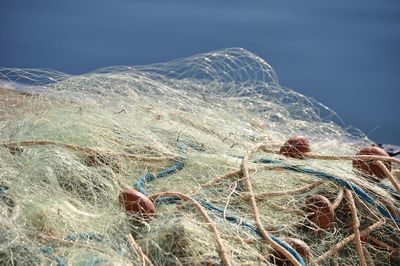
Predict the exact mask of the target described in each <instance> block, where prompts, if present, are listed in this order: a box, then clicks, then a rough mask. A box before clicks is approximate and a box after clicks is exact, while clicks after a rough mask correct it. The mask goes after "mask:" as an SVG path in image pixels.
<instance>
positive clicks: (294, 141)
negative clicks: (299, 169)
mask: <svg viewBox="0 0 400 266" xmlns="http://www.w3.org/2000/svg"><path fill="white" fill-rule="evenodd" d="M310 151H311V149H310V141H309V140H308V138H306V137H304V136H293V137H291V138H290V139H288V140H287V141H286V142H285V143H284V144H283V146H282V147H281V149H280V150H279V153H280V154H282V155H285V156H288V157H292V158H304V157H305V155H306V154H307V153H309V152H310Z"/></svg>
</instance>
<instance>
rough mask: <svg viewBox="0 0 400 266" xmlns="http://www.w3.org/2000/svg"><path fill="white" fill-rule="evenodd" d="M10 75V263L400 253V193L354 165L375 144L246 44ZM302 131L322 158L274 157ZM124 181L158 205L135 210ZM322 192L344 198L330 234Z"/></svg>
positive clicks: (311, 260)
mask: <svg viewBox="0 0 400 266" xmlns="http://www.w3.org/2000/svg"><path fill="white" fill-rule="evenodd" d="M0 79H1V80H2V83H1V86H0V87H3V90H2V91H1V94H0V97H1V102H0V115H1V118H0V141H1V142H0V145H1V146H0V195H1V216H0V218H1V220H0V222H1V223H0V226H1V233H0V264H2V265H3V264H4V265H142V264H143V265H151V264H154V265H220V264H221V263H222V264H225V265H229V264H232V265H273V264H274V263H275V264H278V265H284V264H286V265H290V264H296V263H297V264H298V265H305V264H309V265H313V264H319V265H335V264H336V265H359V264H360V263H361V264H362V263H363V262H362V260H363V259H362V257H364V260H365V263H369V264H368V265H373V263H375V265H396V264H397V263H398V262H399V258H398V252H397V250H398V248H399V227H398V223H399V209H398V208H399V201H398V200H399V193H398V191H396V189H395V188H393V184H392V183H391V182H389V180H388V179H385V180H383V181H380V182H376V181H372V179H369V178H365V177H363V176H361V175H360V174H358V173H356V172H355V171H354V169H353V167H352V163H351V158H350V157H351V156H353V155H354V154H356V153H357V152H358V150H359V149H360V148H361V147H363V146H366V145H370V144H371V142H370V141H369V140H368V139H367V138H366V137H365V136H363V135H362V134H361V133H356V134H355V133H352V134H350V133H349V132H348V131H346V130H345V129H343V128H342V127H341V126H339V125H338V124H340V119H339V118H338V117H337V116H336V114H335V113H334V112H333V111H331V110H329V109H328V108H327V107H325V106H323V105H322V104H320V103H318V102H316V101H314V100H313V99H311V98H308V97H305V96H303V95H301V94H299V93H297V92H295V91H293V90H290V89H286V88H283V87H281V86H280V85H279V83H278V80H277V77H276V75H275V73H274V71H273V69H272V68H271V67H270V66H269V65H268V64H267V63H266V62H265V61H264V60H262V59H261V58H259V57H257V56H256V55H254V54H252V53H250V52H248V51H246V50H243V49H227V50H221V51H216V52H212V53H207V54H201V55H196V56H193V57H189V58H186V59H181V60H176V61H171V62H167V63H162V64H153V65H147V66H132V67H110V68H104V69H100V70H98V71H95V72H91V73H87V74H84V75H68V74H64V73H60V72H55V71H51V70H34V69H9V68H2V69H0ZM293 135H304V136H307V138H308V139H309V140H310V143H311V150H312V153H311V155H312V156H309V157H306V158H304V159H295V158H290V157H285V156H283V155H281V154H279V153H278V151H279V149H280V147H281V146H282V144H283V143H284V142H285V141H286V140H287V139H288V138H289V137H291V136H293ZM346 156H347V157H346ZM397 163H398V162H397V161H396V159H392V164H393V169H392V173H393V175H394V177H392V178H394V180H395V181H396V173H397V172H396V171H397V166H396V164H397ZM126 188H133V189H135V190H137V191H141V192H142V193H143V194H144V195H146V196H148V197H149V198H150V199H151V200H152V202H154V204H155V207H156V211H155V213H154V214H151V215H148V213H146V210H144V212H145V215H143V210H142V211H139V213H137V212H129V211H126V209H125V208H124V206H122V205H123V204H122V203H121V200H120V193H121V191H123V189H126ZM163 193H164V194H163ZM313 195H321V196H323V197H325V198H327V199H328V200H329V201H330V202H331V203H333V207H332V209H334V218H333V220H332V221H331V224H330V226H328V228H326V229H321V225H320V224H318V220H315V219H314V218H315V217H314V218H312V217H313V216H312V215H313V214H312V213H311V216H310V213H307V211H306V207H305V206H306V202H307V199H309V198H310V197H311V196H313ZM352 199H353V201H354V205H351V204H349V203H351V202H352ZM351 206H355V214H356V217H354V212H353V215H352V210H353V209H352V208H351ZM145 207H146V206H145ZM255 207H256V209H255ZM147 211H148V210H147ZM315 212H317V211H316V210H315ZM204 213H205V214H204ZM257 216H258V218H257ZM207 217H208V218H207ZM310 217H311V218H310ZM355 218H356V219H358V224H357V220H355ZM207 219H208V220H207ZM358 225H359V226H358ZM260 227H262V228H260ZM322 227H324V226H323V225H322ZM357 228H359V229H357ZM263 230H265V231H266V233H267V235H264V234H263V232H262V231H263ZM357 232H358V233H359V234H357ZM360 232H361V233H360ZM357 237H358V238H360V239H361V241H357ZM293 239H298V240H302V241H303V242H304V243H305V244H306V245H307V246H308V249H307V250H306V252H302V250H301V247H300V248H299V247H298V246H296V244H295V243H294V242H293ZM346 241H347V242H346ZM360 243H361V245H359V244H360ZM279 247H281V248H283V249H284V250H286V253H289V254H290V255H287V254H286V255H285V251H280V252H279ZM357 247H358V248H357ZM360 248H361V251H360ZM360 252H361V253H360ZM299 255H300V257H299ZM290 256H292V257H290ZM293 258H294V259H293ZM397 265H398V264H397Z"/></svg>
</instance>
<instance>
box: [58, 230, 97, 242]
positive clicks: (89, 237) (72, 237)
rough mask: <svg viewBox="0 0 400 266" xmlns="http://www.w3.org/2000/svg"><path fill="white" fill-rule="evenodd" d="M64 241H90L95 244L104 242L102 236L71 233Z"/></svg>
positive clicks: (90, 233)
mask: <svg viewBox="0 0 400 266" xmlns="http://www.w3.org/2000/svg"><path fill="white" fill-rule="evenodd" d="M64 240H69V241H77V240H92V241H96V242H101V241H103V240H104V237H103V236H102V235H99V234H96V233H92V232H89V233H78V232H76V233H72V234H70V235H68V236H66V237H64Z"/></svg>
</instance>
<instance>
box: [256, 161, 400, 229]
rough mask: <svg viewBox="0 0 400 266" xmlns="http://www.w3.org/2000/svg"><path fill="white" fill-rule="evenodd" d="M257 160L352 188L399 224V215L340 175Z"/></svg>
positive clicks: (385, 215)
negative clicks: (396, 215)
mask: <svg viewBox="0 0 400 266" xmlns="http://www.w3.org/2000/svg"><path fill="white" fill-rule="evenodd" d="M258 162H260V163H276V162H278V163H279V164H280V165H281V166H282V167H283V168H284V169H286V170H290V171H294V172H298V173H306V174H310V175H314V176H317V177H320V178H323V179H327V180H330V181H333V182H335V183H336V184H338V185H339V186H341V187H344V188H347V189H350V190H353V191H354V192H355V193H356V194H357V195H358V196H359V197H360V198H361V199H362V200H363V201H365V202H366V203H368V204H369V205H372V206H375V207H376V208H377V210H378V211H379V213H380V214H382V215H383V216H384V217H386V218H389V219H392V220H393V221H394V222H396V223H397V224H400V217H393V215H392V214H391V213H390V212H389V211H388V209H387V208H386V207H385V206H384V205H382V204H380V203H378V202H377V201H376V200H375V199H374V198H373V197H372V196H370V195H369V194H368V193H367V192H365V191H364V190H363V189H362V188H360V187H359V186H357V185H356V184H354V183H352V182H350V181H347V180H345V179H343V178H340V177H337V176H334V175H331V174H328V173H324V172H320V171H316V170H313V169H310V168H305V167H301V166H294V165H287V164H283V163H282V162H280V161H272V160H269V159H260V160H258Z"/></svg>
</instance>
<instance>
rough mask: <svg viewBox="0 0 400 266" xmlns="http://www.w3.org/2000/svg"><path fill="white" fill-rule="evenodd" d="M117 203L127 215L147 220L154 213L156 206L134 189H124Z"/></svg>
mask: <svg viewBox="0 0 400 266" xmlns="http://www.w3.org/2000/svg"><path fill="white" fill-rule="evenodd" d="M119 202H120V203H121V205H123V206H124V208H125V210H126V211H127V212H128V213H134V214H138V215H140V216H142V217H143V218H149V217H150V216H152V215H153V214H154V213H155V212H156V206H155V205H154V203H153V202H152V201H151V200H150V199H149V198H148V197H146V196H145V195H143V194H142V193H140V192H139V191H137V190H134V189H129V188H127V189H124V190H122V192H121V193H120V195H119Z"/></svg>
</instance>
